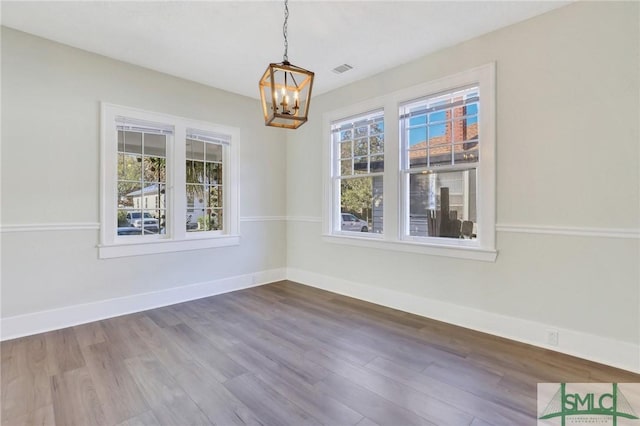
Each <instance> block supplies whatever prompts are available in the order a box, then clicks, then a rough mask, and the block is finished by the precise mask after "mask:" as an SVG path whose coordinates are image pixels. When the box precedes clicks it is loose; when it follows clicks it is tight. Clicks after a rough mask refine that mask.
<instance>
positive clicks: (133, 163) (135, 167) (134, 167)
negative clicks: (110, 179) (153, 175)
mask: <svg viewBox="0 0 640 426" xmlns="http://www.w3.org/2000/svg"><path fill="white" fill-rule="evenodd" d="M118 179H119V180H138V181H139V180H140V179H142V156H140V155H128V154H118Z"/></svg>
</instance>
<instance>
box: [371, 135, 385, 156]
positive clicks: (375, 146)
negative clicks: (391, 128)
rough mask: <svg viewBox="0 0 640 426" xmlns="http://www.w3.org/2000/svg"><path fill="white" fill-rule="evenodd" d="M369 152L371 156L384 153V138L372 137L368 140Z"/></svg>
mask: <svg viewBox="0 0 640 426" xmlns="http://www.w3.org/2000/svg"><path fill="white" fill-rule="evenodd" d="M369 151H370V153H371V154H372V155H373V154H382V153H384V136H372V137H370V138H369Z"/></svg>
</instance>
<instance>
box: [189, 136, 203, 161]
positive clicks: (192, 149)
mask: <svg viewBox="0 0 640 426" xmlns="http://www.w3.org/2000/svg"><path fill="white" fill-rule="evenodd" d="M186 155H187V160H200V161H202V160H204V142H201V141H196V140H192V139H187V141H186Z"/></svg>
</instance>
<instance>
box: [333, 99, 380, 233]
mask: <svg viewBox="0 0 640 426" xmlns="http://www.w3.org/2000/svg"><path fill="white" fill-rule="evenodd" d="M378 112H382V114H383V118H384V109H383V108H373V109H371V110H365V111H361V112H359V113H356V114H350V115H347V116H343V117H341V118H337V119H333V120H331V121H329V128H330V127H331V125H332V123H333V122H335V121H341V120H348V119H349V118H350V117H354V116H362V115H372V114H374V113H378ZM384 135H385V137H386V131H385V132H384ZM329 139H330V143H331V157H330V161H331V165H330V166H329V176H330V179H331V180H332V181H333V182H332V183H331V184H330V185H331V187H332V192H331V205H332V206H333V210H332V212H331V215H332V219H331V224H330V230H329V234H331V235H343V236H346V237H355V238H363V239H372V240H380V239H382V234H377V233H373V232H366V233H362V232H355V231H343V230H342V229H341V228H342V227H341V226H340V225H339V224H340V223H342V211H341V209H340V196H339V195H340V191H339V188H340V184H341V179H354V178H361V177H362V178H365V177H374V176H384V172H374V173H366V174H358V175H351V176H347V177H345V176H334V172H335V171H334V170H333V168H334V167H337V166H336V164H337V162H336V161H333V160H334V159H335V158H336V157H337V155H338V147H337V146H335V145H334V144H333V139H332V137H331V130H330V129H329ZM385 152H386V145H385V151H383V155H384V154H385ZM385 158H386V156H385ZM385 163H386V160H385ZM382 182H383V185H384V180H383V181H382ZM383 192H384V189H383ZM382 226H383V232H384V223H383V225H382Z"/></svg>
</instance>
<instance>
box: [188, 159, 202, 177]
mask: <svg viewBox="0 0 640 426" xmlns="http://www.w3.org/2000/svg"><path fill="white" fill-rule="evenodd" d="M186 175H187V183H204V162H202V161H193V160H187V169H186Z"/></svg>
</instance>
